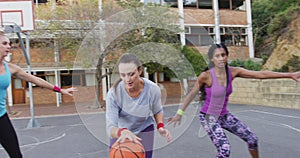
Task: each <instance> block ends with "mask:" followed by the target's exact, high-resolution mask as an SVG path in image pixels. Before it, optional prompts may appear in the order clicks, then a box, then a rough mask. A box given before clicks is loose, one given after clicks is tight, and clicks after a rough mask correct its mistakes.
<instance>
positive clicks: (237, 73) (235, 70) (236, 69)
mask: <svg viewBox="0 0 300 158" xmlns="http://www.w3.org/2000/svg"><path fill="white" fill-rule="evenodd" d="M229 69H230V72H231V75H232V77H233V78H235V77H239V76H240V74H242V73H243V72H244V71H246V69H244V68H241V67H231V66H230V67H229Z"/></svg>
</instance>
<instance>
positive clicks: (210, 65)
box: [199, 43, 229, 101]
mask: <svg viewBox="0 0 300 158" xmlns="http://www.w3.org/2000/svg"><path fill="white" fill-rule="evenodd" d="M219 48H223V49H224V50H225V53H226V55H227V56H228V55H229V52H228V49H227V47H226V45H225V44H223V43H221V44H212V45H211V46H210V48H209V50H208V53H207V56H208V59H209V63H208V66H207V67H206V68H205V70H204V71H207V70H209V69H211V68H213V67H215V64H214V63H213V62H212V61H211V59H212V58H213V57H214V52H215V50H216V49H219ZM225 70H226V79H227V82H226V87H227V84H228V81H229V77H228V64H227V63H226V65H225ZM199 90H200V92H201V95H200V101H203V100H205V98H206V93H205V85H202V86H201V87H200V89H199Z"/></svg>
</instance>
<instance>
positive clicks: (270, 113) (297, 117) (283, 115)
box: [236, 110, 300, 119]
mask: <svg viewBox="0 0 300 158" xmlns="http://www.w3.org/2000/svg"><path fill="white" fill-rule="evenodd" d="M249 111H252V112H257V113H263V114H269V115H275V116H280V117H289V118H294V119H300V117H299V116H293V115H285V114H278V113H273V112H266V111H260V110H242V111H236V112H238V113H239V112H249Z"/></svg>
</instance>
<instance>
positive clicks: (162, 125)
mask: <svg viewBox="0 0 300 158" xmlns="http://www.w3.org/2000/svg"><path fill="white" fill-rule="evenodd" d="M161 127H162V128H164V127H165V124H164V123H158V124H157V129H159V128H161Z"/></svg>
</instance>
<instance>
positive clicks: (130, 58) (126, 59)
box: [112, 53, 142, 92]
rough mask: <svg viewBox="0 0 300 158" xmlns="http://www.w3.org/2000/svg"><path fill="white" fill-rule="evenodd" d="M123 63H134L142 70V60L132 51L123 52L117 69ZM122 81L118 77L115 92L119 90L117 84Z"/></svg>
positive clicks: (114, 86) (114, 85)
mask: <svg viewBox="0 0 300 158" xmlns="http://www.w3.org/2000/svg"><path fill="white" fill-rule="evenodd" d="M121 63H123V64H124V63H133V64H135V65H136V67H137V68H138V70H140V69H141V68H142V63H141V62H140V60H139V58H138V57H137V56H136V55H135V54H131V53H125V54H123V55H122V56H121V57H120V59H119V61H118V62H117V69H118V68H119V65H120V64H121ZM120 82H121V79H118V80H117V81H116V82H115V83H114V84H113V86H112V87H113V88H114V89H115V92H116V90H117V88H116V87H117V86H118V84H119V83H120Z"/></svg>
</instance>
